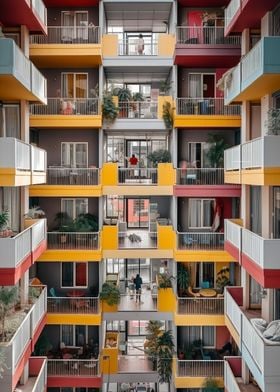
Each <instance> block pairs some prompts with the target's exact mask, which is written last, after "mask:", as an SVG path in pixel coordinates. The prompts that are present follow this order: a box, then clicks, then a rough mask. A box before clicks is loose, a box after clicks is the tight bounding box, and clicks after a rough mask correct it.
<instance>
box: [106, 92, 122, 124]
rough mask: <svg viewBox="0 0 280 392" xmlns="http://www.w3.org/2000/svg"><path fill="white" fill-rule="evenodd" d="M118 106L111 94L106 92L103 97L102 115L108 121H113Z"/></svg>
mask: <svg viewBox="0 0 280 392" xmlns="http://www.w3.org/2000/svg"><path fill="white" fill-rule="evenodd" d="M118 114H119V108H118V107H117V106H116V105H115V102H114V100H113V96H112V94H110V93H108V94H106V95H104V97H103V103H102V117H103V119H104V120H107V121H108V122H109V123H113V122H114V121H115V119H116V118H117V117H118Z"/></svg>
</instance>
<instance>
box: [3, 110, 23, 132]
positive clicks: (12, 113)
mask: <svg viewBox="0 0 280 392" xmlns="http://www.w3.org/2000/svg"><path fill="white" fill-rule="evenodd" d="M3 108H4V111H3V115H4V118H3V125H4V126H3V128H4V136H6V137H15V138H17V139H20V115H19V105H4V106H3ZM0 115H1V114H0Z"/></svg>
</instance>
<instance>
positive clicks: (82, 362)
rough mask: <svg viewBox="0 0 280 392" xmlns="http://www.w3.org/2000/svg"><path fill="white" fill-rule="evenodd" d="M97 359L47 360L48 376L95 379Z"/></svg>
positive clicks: (97, 368) (97, 373) (97, 372)
mask: <svg viewBox="0 0 280 392" xmlns="http://www.w3.org/2000/svg"><path fill="white" fill-rule="evenodd" d="M99 374H100V372H99V359H48V376H50V377H51V376H73V377H79V376H80V377H96V376H98V375H99Z"/></svg>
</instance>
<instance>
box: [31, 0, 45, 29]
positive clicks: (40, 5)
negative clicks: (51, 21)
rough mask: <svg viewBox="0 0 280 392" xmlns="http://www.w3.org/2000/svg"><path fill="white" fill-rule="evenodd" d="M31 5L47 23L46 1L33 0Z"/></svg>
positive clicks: (42, 20) (43, 21)
mask: <svg viewBox="0 0 280 392" xmlns="http://www.w3.org/2000/svg"><path fill="white" fill-rule="evenodd" d="M31 6H32V10H33V12H34V13H35V14H36V15H37V16H38V18H39V19H40V20H41V22H42V23H44V24H45V25H47V9H46V7H45V4H44V2H43V1H42V0H31Z"/></svg>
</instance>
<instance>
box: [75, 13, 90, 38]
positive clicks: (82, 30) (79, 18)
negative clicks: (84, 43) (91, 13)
mask: <svg viewBox="0 0 280 392" xmlns="http://www.w3.org/2000/svg"><path fill="white" fill-rule="evenodd" d="M75 22H76V38H78V40H87V39H88V13H87V12H76V13H75Z"/></svg>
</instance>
